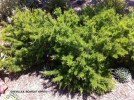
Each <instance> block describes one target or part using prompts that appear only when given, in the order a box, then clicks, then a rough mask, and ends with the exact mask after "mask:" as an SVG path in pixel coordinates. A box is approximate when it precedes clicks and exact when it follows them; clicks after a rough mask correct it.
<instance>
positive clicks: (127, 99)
mask: <svg viewBox="0 0 134 100" xmlns="http://www.w3.org/2000/svg"><path fill="white" fill-rule="evenodd" d="M5 80H6V83H7V85H8V90H7V91H6V92H5V94H2V95H1V97H0V100H14V99H11V98H16V99H15V100H134V92H133V91H134V80H132V81H131V82H129V83H125V84H121V83H117V84H116V89H115V90H113V91H112V92H109V93H107V94H105V95H102V96H97V95H95V94H91V95H89V94H83V95H79V94H77V93H76V94H71V93H67V92H66V91H63V90H57V89H56V88H55V87H56V86H55V85H53V84H52V83H51V82H49V80H48V79H45V78H41V75H38V76H37V75H36V73H35V72H34V73H32V74H31V75H30V74H25V75H21V76H20V77H19V78H18V79H16V80H11V79H9V78H7V77H6V79H5ZM5 98H9V99H5Z"/></svg>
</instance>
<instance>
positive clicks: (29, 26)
mask: <svg viewBox="0 0 134 100" xmlns="http://www.w3.org/2000/svg"><path fill="white" fill-rule="evenodd" d="M53 15H54V16H51V15H50V14H49V13H45V12H44V11H42V10H40V9H37V10H32V11H29V10H25V11H17V13H16V15H15V16H13V17H12V24H5V26H4V28H3V34H2V36H3V39H4V40H5V41H6V42H8V43H10V46H9V47H6V46H3V47H2V51H1V52H2V53H3V55H4V59H1V60H0V66H1V67H2V68H4V69H5V70H8V71H21V70H26V69H27V68H29V67H31V66H36V67H37V66H44V65H45V64H47V65H48V66H50V68H49V70H45V71H44V74H45V75H52V76H53V77H54V78H53V81H54V82H56V83H58V84H59V87H61V88H67V89H68V90H69V91H79V92H81V93H82V92H83V91H86V92H97V93H104V92H107V91H110V90H111V89H113V87H114V81H113V80H112V75H111V66H112V64H113V63H114V62H113V59H118V58H124V57H125V56H128V55H129V56H130V58H131V59H132V60H133V58H134V49H133V48H134V46H133V44H134V40H133V39H134V28H133V27H134V18H133V16H131V15H129V17H128V16H124V17H122V16H121V15H119V14H117V13H116V12H115V10H113V9H109V10H104V11H101V12H98V14H95V15H94V16H92V17H91V18H88V16H86V17H84V18H83V19H81V17H80V16H78V15H77V14H76V13H75V12H74V11H73V10H72V9H70V10H68V11H65V12H64V13H62V11H61V9H57V10H56V11H55V12H54V14H53Z"/></svg>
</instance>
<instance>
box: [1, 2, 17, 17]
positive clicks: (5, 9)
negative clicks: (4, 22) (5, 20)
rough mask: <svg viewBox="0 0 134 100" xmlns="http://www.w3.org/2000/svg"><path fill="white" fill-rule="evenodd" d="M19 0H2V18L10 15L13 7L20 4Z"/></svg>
mask: <svg viewBox="0 0 134 100" xmlns="http://www.w3.org/2000/svg"><path fill="white" fill-rule="evenodd" d="M18 1H19V0H0V19H2V17H3V15H4V16H9V15H10V14H11V12H12V10H13V9H15V7H16V6H17V5H18Z"/></svg>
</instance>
